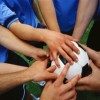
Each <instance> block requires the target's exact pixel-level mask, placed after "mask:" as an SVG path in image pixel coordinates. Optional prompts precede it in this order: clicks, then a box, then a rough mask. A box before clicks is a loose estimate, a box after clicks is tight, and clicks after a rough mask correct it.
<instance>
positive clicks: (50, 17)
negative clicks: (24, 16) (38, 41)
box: [38, 0, 98, 41]
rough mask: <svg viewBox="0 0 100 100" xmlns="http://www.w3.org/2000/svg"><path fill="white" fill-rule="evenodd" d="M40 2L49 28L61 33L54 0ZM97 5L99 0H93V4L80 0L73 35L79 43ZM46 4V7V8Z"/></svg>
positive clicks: (40, 0) (87, 0)
mask: <svg viewBox="0 0 100 100" xmlns="http://www.w3.org/2000/svg"><path fill="white" fill-rule="evenodd" d="M38 2H39V6H40V9H41V12H42V15H43V17H44V20H45V22H46V24H47V26H48V28H50V29H51V30H54V31H59V30H60V29H59V25H58V22H57V17H56V13H55V9H54V5H53V2H52V0H38ZM66 3H67V2H66ZM97 3H98V0H95V1H94V0H92V1H91V2H90V0H79V5H78V10H77V16H76V23H75V28H74V31H73V35H72V36H73V37H74V38H76V39H77V41H79V40H80V39H81V37H82V35H83V33H84V31H85V30H86V28H87V26H88V24H89V22H90V21H91V19H92V17H93V15H94V13H95V10H96V7H97ZM44 4H45V5H46V6H44ZM66 17H67V16H66Z"/></svg>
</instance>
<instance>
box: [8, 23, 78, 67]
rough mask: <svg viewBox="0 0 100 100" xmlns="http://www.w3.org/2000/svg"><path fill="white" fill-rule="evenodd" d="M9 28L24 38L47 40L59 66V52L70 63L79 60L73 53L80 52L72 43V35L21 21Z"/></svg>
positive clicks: (28, 39)
mask: <svg viewBox="0 0 100 100" xmlns="http://www.w3.org/2000/svg"><path fill="white" fill-rule="evenodd" d="M9 29H10V31H12V32H13V33H14V34H15V35H16V36H17V37H19V38H21V39H22V40H27V41H33V40H35V41H42V42H45V43H46V44H47V45H48V47H49V49H50V51H51V53H52V57H53V60H54V61H55V62H56V64H57V65H58V66H59V64H58V63H57V61H58V59H57V55H58V53H60V54H61V55H62V56H64V58H66V59H67V61H68V62H70V63H73V60H75V61H77V57H76V56H75V54H74V53H73V50H74V51H75V52H76V53H78V51H79V50H78V49H77V48H76V47H75V46H74V45H73V43H71V41H72V40H74V39H73V38H72V37H70V36H67V35H64V34H56V33H57V32H55V31H50V30H47V29H40V28H33V27H32V26H30V25H26V24H22V23H20V22H14V23H12V24H11V26H10V27H9ZM24 29H25V30H24Z"/></svg>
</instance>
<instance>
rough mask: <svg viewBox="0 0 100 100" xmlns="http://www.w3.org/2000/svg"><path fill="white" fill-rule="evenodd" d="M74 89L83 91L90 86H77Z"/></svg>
mask: <svg viewBox="0 0 100 100" xmlns="http://www.w3.org/2000/svg"><path fill="white" fill-rule="evenodd" d="M76 90H79V91H84V90H90V88H89V87H88V86H85V85H83V86H77V87H76Z"/></svg>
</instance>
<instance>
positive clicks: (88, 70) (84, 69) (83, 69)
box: [82, 64, 92, 77]
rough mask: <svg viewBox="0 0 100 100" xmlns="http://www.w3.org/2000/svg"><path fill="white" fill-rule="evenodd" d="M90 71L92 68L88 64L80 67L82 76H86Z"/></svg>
mask: <svg viewBox="0 0 100 100" xmlns="http://www.w3.org/2000/svg"><path fill="white" fill-rule="evenodd" d="M91 73H92V68H91V67H90V66H89V65H88V64H86V65H85V66H83V68H82V77H86V76H88V75H90V74H91Z"/></svg>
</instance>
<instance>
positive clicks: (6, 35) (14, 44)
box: [0, 26, 37, 57]
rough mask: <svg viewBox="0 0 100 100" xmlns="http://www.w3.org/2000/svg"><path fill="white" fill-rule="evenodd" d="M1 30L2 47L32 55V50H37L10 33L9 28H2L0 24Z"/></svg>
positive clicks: (0, 40) (0, 42) (0, 41)
mask: <svg viewBox="0 0 100 100" xmlns="http://www.w3.org/2000/svg"><path fill="white" fill-rule="evenodd" d="M0 28H2V29H1V31H0V44H1V45H3V46H4V47H6V48H8V49H10V50H12V51H17V52H20V53H23V54H24V55H26V56H30V57H33V55H34V52H36V51H37V48H36V47H33V46H31V45H29V44H27V43H25V42H23V41H22V40H20V39H19V38H17V37H16V36H15V35H14V34H13V33H11V32H10V31H9V30H7V29H5V28H3V27H2V26H0Z"/></svg>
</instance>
